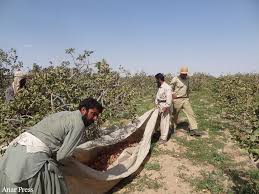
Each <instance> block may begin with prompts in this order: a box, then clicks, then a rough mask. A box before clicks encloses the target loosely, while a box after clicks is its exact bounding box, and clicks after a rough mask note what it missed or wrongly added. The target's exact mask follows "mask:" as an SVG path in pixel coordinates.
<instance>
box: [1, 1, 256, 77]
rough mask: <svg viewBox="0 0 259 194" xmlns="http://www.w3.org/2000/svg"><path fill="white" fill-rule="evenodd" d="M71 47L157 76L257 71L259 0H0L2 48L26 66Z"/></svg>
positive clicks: (53, 57)
mask: <svg viewBox="0 0 259 194" xmlns="http://www.w3.org/2000/svg"><path fill="white" fill-rule="evenodd" d="M69 47H73V48H76V49H77V50H78V51H83V50H84V49H89V50H94V51H95V53H94V55H93V57H92V58H91V61H96V60H97V59H101V58H105V59H106V60H107V61H108V63H110V64H112V67H115V68H116V67H118V66H119V65H122V66H124V67H125V68H126V69H128V70H131V71H140V70H143V71H145V72H147V73H152V74H153V73H157V72H163V73H169V72H171V73H176V72H178V68H179V66H180V65H181V64H188V66H189V68H190V71H191V72H207V73H210V74H212V75H218V74H221V73H236V72H257V73H259V0H177V1H176V0H167V1H166V0H156V1H155V0H146V1H144V0H142V1H141V0H91V1H90V0H84V1H83V0H80V1H79V0H70V1H61V0H60V1H58V0H55V1H52V0H44V1H43V0H42V1H39V0H38V1H35V0H0V48H2V49H5V50H6V49H10V48H16V49H17V51H18V55H19V57H20V60H22V61H23V62H24V64H25V66H30V65H31V64H32V63H33V62H37V63H38V64H40V65H42V66H46V65H48V61H50V60H53V61H54V62H58V61H61V60H62V59H65V52H64V50H65V49H66V48H69Z"/></svg>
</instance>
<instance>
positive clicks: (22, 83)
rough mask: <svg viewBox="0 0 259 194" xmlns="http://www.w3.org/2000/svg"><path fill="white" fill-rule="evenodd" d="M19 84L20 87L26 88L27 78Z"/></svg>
mask: <svg viewBox="0 0 259 194" xmlns="http://www.w3.org/2000/svg"><path fill="white" fill-rule="evenodd" d="M19 86H20V88H25V86H26V78H22V79H21V80H20V81H19Z"/></svg>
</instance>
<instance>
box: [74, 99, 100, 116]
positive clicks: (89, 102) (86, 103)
mask: <svg viewBox="0 0 259 194" xmlns="http://www.w3.org/2000/svg"><path fill="white" fill-rule="evenodd" d="M83 107H84V108H86V109H87V110H89V109H91V108H97V109H98V110H99V112H100V113H101V112H102V111H103V106H102V105H101V104H100V103H99V102H98V101H97V100H95V99H94V98H86V99H84V100H82V101H81V102H80V103H79V106H78V109H79V110H81V108H83Z"/></svg>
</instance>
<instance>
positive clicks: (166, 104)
mask: <svg viewBox="0 0 259 194" xmlns="http://www.w3.org/2000/svg"><path fill="white" fill-rule="evenodd" d="M155 78H156V82H157V87H158V91H157V94H156V99H155V104H156V106H157V107H158V108H159V112H160V116H161V121H160V130H161V137H160V141H159V143H161V144H164V143H166V141H167V136H168V132H169V126H170V118H171V109H170V108H171V105H172V88H171V86H169V85H168V84H167V83H166V82H165V78H164V75H163V74H161V73H158V74H156V75H155Z"/></svg>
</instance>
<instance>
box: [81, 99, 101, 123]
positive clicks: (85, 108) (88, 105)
mask: <svg viewBox="0 0 259 194" xmlns="http://www.w3.org/2000/svg"><path fill="white" fill-rule="evenodd" d="M78 109H79V110H80V112H81V114H82V120H83V122H84V124H85V126H86V127H87V126H89V125H91V124H92V123H94V121H96V120H97V118H98V116H99V114H100V113H102V111H103V107H102V105H101V104H100V103H99V102H98V101H97V100H95V99H93V98H86V99H84V100H82V101H81V102H80V104H79V107H78Z"/></svg>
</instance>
